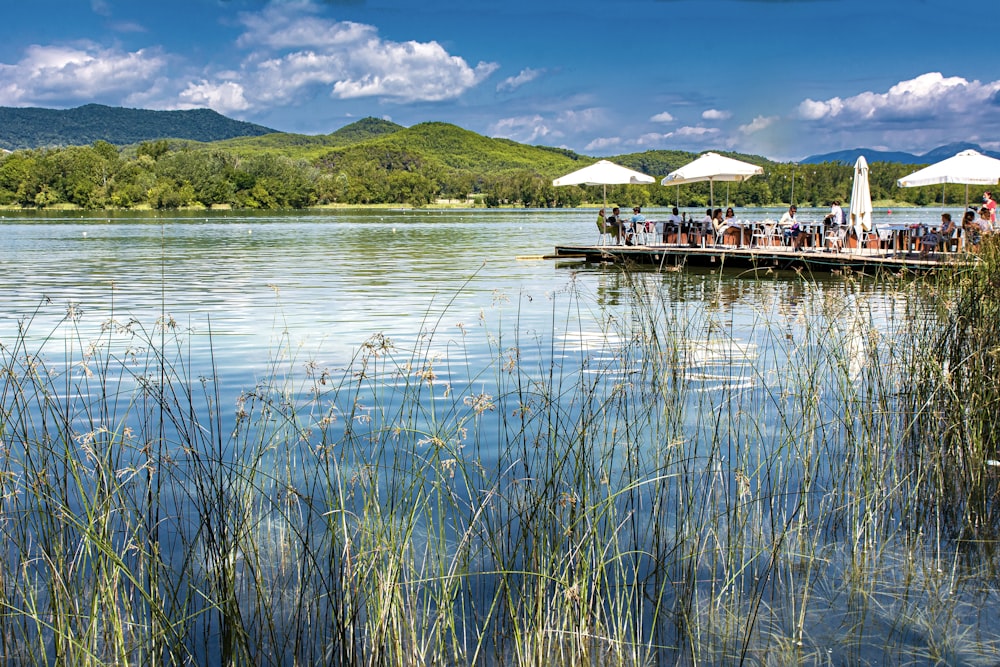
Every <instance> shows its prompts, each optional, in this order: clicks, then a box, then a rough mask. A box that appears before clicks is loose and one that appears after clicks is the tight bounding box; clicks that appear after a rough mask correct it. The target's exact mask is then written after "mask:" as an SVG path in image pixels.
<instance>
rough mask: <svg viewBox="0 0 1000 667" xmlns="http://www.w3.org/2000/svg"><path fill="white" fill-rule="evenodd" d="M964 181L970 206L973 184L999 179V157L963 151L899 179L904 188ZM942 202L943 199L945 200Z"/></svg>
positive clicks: (989, 182) (966, 200)
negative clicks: (971, 186)
mask: <svg viewBox="0 0 1000 667" xmlns="http://www.w3.org/2000/svg"><path fill="white" fill-rule="evenodd" d="M945 183H961V184H964V185H965V207H966V208H968V207H969V186H970V185H996V184H997V183H1000V160H997V159H996V158H992V157H990V156H989V155H983V154H982V153H980V152H978V151H974V150H967V151H962V152H961V153H957V154H955V155H953V156H951V157H950V158H948V159H946V160H941V161H940V162H935V163H934V164H932V165H930V166H928V167H924V168H923V169H921V170H919V171H915V172H913V173H912V174H910V175H909V176H904V177H903V178H901V179H899V180H898V181H897V184H898V185H899V187H901V188H915V187H920V186H922V185H939V184H940V185H943V184H945ZM942 203H944V202H943V201H942Z"/></svg>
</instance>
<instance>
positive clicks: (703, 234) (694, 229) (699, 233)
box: [688, 208, 713, 248]
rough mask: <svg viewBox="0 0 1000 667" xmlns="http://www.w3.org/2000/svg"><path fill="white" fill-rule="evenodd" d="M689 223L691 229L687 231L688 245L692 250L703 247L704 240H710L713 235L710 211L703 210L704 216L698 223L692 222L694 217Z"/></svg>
mask: <svg viewBox="0 0 1000 667" xmlns="http://www.w3.org/2000/svg"><path fill="white" fill-rule="evenodd" d="M690 222H691V229H690V230H689V231H688V245H690V246H691V247H692V248H694V247H696V246H699V245H701V246H704V245H705V239H706V238H711V237H712V234H713V229H712V209H710V208H709V209H705V215H704V216H702V218H701V220H700V221H698V222H695V221H694V215H692V216H691V220H690Z"/></svg>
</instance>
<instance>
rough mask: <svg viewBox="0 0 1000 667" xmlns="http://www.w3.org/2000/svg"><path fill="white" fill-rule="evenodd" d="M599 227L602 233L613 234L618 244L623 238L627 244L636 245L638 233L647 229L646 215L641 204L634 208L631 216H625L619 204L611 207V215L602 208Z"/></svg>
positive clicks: (598, 214)
mask: <svg viewBox="0 0 1000 667" xmlns="http://www.w3.org/2000/svg"><path fill="white" fill-rule="evenodd" d="M597 228H598V229H599V230H600V232H601V233H602V234H611V235H612V236H613V237H614V239H615V244H616V245H617V244H618V243H619V242H621V240H623V239H624V241H625V245H634V244H635V235H636V233H637V232H644V231H646V216H644V215H643V214H642V208H641V207H639V206H634V207H633V208H632V216H631V217H628V216H623V215H622V213H621V209H619V208H618V207H617V206H615V207H614V208H612V209H611V215H609V216H606V215H605V211H604V209H603V208H602V209H601V210H600V211H598V212H597Z"/></svg>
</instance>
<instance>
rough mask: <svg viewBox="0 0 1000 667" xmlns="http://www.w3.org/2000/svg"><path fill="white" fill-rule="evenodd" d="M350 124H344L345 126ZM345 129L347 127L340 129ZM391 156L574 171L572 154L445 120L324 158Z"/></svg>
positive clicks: (494, 168) (453, 164) (490, 167)
mask: <svg viewBox="0 0 1000 667" xmlns="http://www.w3.org/2000/svg"><path fill="white" fill-rule="evenodd" d="M348 127H350V126H348ZM344 129H347V128H344ZM379 156H396V158H398V159H399V160H403V161H410V162H413V163H414V164H416V163H418V162H419V163H433V164H436V165H439V166H441V167H443V168H446V169H450V170H455V171H465V172H472V173H476V174H489V173H501V172H509V171H516V170H530V171H535V172H538V173H542V174H546V173H555V172H553V171H552V170H553V169H555V170H556V171H558V170H559V169H567V168H568V169H575V168H577V166H582V165H577V161H578V160H580V159H584V160H586V163H589V162H592V161H593V159H588V158H580V156H576V157H575V158H574V157H572V156H570V155H567V154H566V153H565V152H563V151H553V150H550V149H546V148H538V147H535V146H528V145H526V144H519V143H517V142H515V141H510V140H508V139H491V138H489V137H484V136H483V135H481V134H476V133H475V132H471V131H469V130H465V129H462V128H460V127H458V126H456V125H451V124H449V123H436V122H434V123H420V124H418V125H414V126H413V127H409V128H406V129H403V130H400V131H398V132H393V133H391V134H383V135H380V136H374V137H371V138H368V139H364V140H362V141H358V142H355V143H352V144H349V145H345V146H342V147H337V148H333V149H332V150H330V151H329V152H328V153H327V154H326V155H325V156H324V161H325V162H328V163H329V162H340V161H345V160H346V161H353V160H355V159H376V160H378V159H379Z"/></svg>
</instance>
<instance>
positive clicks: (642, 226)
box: [629, 206, 647, 245]
mask: <svg viewBox="0 0 1000 667" xmlns="http://www.w3.org/2000/svg"><path fill="white" fill-rule="evenodd" d="M629 222H630V223H631V224H632V234H633V235H634V234H641V233H645V232H646V231H647V229H646V216H644V215H643V214H642V209H641V208H639V207H638V206H633V207H632V217H631V219H629ZM629 245H632V244H631V243H630V244H629Z"/></svg>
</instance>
